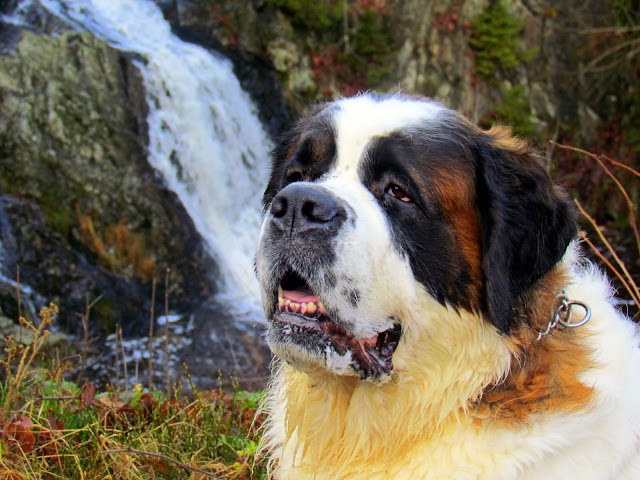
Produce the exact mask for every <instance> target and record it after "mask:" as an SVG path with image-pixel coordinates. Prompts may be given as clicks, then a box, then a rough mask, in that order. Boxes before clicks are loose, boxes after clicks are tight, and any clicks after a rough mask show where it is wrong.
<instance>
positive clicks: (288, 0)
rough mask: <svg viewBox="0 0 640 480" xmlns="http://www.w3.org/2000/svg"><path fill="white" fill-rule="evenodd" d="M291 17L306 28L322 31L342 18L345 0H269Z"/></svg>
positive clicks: (268, 2) (294, 22)
mask: <svg viewBox="0 0 640 480" xmlns="http://www.w3.org/2000/svg"><path fill="white" fill-rule="evenodd" d="M266 3H267V4H271V5H274V6H276V7H278V8H279V9H280V10H282V11H283V12H284V13H285V14H287V15H288V16H289V17H290V18H291V22H292V23H293V24H294V25H295V26H297V27H301V28H304V29H308V30H312V31H315V32H322V31H324V30H326V29H328V28H331V27H332V26H335V25H336V24H339V22H340V21H341V19H342V14H343V9H344V0H338V1H331V0H329V1H326V0H322V1H307V0H267V1H266Z"/></svg>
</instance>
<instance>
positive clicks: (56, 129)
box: [0, 30, 216, 331]
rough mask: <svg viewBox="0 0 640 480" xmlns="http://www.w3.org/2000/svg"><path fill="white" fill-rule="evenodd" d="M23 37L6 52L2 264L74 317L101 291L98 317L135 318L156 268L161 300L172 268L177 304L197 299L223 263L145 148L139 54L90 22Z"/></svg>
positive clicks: (1, 81)
mask: <svg viewBox="0 0 640 480" xmlns="http://www.w3.org/2000/svg"><path fill="white" fill-rule="evenodd" d="M20 38H21V39H20V42H19V43H18V45H17V47H16V50H15V52H14V53H13V54H11V55H7V56H4V57H0V124H3V125H5V127H6V128H5V129H4V130H3V131H2V132H0V189H1V190H2V192H3V193H4V195H5V197H4V205H5V209H6V211H7V215H8V219H9V225H10V231H11V232H13V236H14V237H15V238H14V240H13V245H14V248H13V250H12V249H11V248H10V245H11V243H12V242H11V241H7V242H6V245H5V247H7V245H8V246H9V247H7V248H6V250H7V251H8V254H9V255H8V256H9V257H14V260H13V261H8V262H5V264H4V266H5V268H6V269H8V270H10V271H4V274H5V276H7V277H9V278H13V277H14V276H15V271H11V270H13V268H14V267H13V265H15V264H18V265H20V267H21V273H22V279H23V281H24V282H25V283H26V284H28V285H31V286H32V287H33V288H34V289H36V290H38V291H39V292H42V293H43V294H44V295H47V296H48V297H50V299H51V300H56V301H57V302H59V303H60V305H59V306H60V318H61V321H62V322H63V324H64V325H65V326H67V328H73V327H74V326H76V327H77V325H78V322H79V314H82V312H84V304H85V299H86V298H89V299H90V300H92V299H94V298H96V297H97V296H99V295H102V299H101V300H100V302H99V303H98V304H97V305H96V307H95V310H94V311H93V314H94V315H95V317H96V322H97V324H98V325H99V326H101V327H103V328H104V329H105V330H106V331H108V330H109V329H112V328H113V324H114V323H116V322H117V323H121V324H123V328H125V329H126V330H127V331H134V330H135V329H137V328H140V321H141V319H142V318H145V317H147V315H148V313H147V312H148V311H149V306H150V302H151V300H150V299H151V285H152V282H153V279H154V278H155V279H157V280H158V292H157V293H158V297H157V298H158V299H159V300H158V306H160V305H161V303H162V300H161V299H162V298H163V296H164V284H165V276H166V275H167V272H168V271H170V273H169V274H168V284H169V286H170V292H169V298H170V301H171V304H172V306H175V307H176V308H180V309H189V308H194V307H195V306H197V305H199V304H200V303H201V302H202V301H203V300H204V299H205V298H208V297H209V296H210V295H211V294H212V293H214V292H215V289H214V287H213V285H214V281H213V279H214V278H215V276H216V268H215V265H214V263H213V261H212V259H211V257H210V256H209V254H208V252H207V251H206V249H205V247H204V244H203V242H202V239H201V238H200V236H199V234H198V233H197V231H196V229H195V227H194V225H193V222H192V221H191V219H190V218H189V216H188V214H187V213H186V211H185V210H184V208H183V207H182V205H181V204H180V202H179V201H178V199H177V197H176V196H175V194H173V193H172V192H170V191H169V190H167V188H166V187H165V186H164V185H163V182H162V180H161V179H160V178H159V176H158V175H157V173H156V172H154V171H153V169H152V168H151V167H150V166H149V164H148V162H147V160H146V144H147V133H146V128H147V127H146V101H145V96H144V92H143V88H142V82H141V79H140V76H139V73H138V71H137V69H136V68H135V67H134V66H133V65H132V60H133V59H132V58H130V57H128V56H126V55H123V54H121V53H119V52H117V51H115V50H114V49H112V48H110V47H109V46H107V45H106V44H104V43H103V42H101V41H100V40H98V39H96V38H95V37H93V36H91V35H89V34H84V33H77V32H65V33H62V34H61V35H59V36H58V37H56V38H51V37H46V36H40V35H36V34H34V33H32V32H29V31H27V30H22V31H21V37H20ZM3 243H5V242H4V241H3ZM9 260H11V258H10V259H9ZM7 267H8V268H7ZM146 324H147V322H146V320H145V321H142V325H146Z"/></svg>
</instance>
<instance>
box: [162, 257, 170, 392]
mask: <svg viewBox="0 0 640 480" xmlns="http://www.w3.org/2000/svg"><path fill="white" fill-rule="evenodd" d="M170 273H171V269H169V268H167V270H166V272H165V276H164V381H165V390H166V393H167V398H171V380H170V378H169V274H170Z"/></svg>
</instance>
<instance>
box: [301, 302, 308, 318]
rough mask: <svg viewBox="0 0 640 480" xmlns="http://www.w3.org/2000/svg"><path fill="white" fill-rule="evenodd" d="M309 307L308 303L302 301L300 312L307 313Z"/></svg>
mask: <svg viewBox="0 0 640 480" xmlns="http://www.w3.org/2000/svg"><path fill="white" fill-rule="evenodd" d="M308 308H309V307H308V306H307V304H306V303H301V304H300V313H301V314H302V315H304V314H305V313H307V309H308Z"/></svg>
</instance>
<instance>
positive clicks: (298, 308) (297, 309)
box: [289, 302, 300, 313]
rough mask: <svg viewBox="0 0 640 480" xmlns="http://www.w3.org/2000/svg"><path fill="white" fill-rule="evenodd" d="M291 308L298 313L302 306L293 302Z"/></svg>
mask: <svg viewBox="0 0 640 480" xmlns="http://www.w3.org/2000/svg"><path fill="white" fill-rule="evenodd" d="M289 308H290V309H291V311H293V312H295V313H298V312H299V311H300V304H299V303H296V302H291V303H290V304H289Z"/></svg>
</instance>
